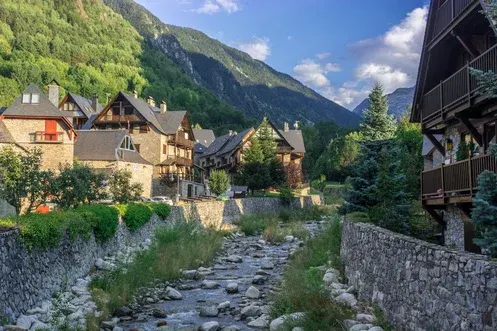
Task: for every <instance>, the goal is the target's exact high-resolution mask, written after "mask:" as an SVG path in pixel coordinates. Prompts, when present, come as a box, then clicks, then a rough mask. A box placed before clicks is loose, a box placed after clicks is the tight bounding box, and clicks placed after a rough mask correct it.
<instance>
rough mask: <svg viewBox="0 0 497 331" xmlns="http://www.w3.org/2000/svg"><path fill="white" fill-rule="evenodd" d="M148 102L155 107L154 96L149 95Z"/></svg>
mask: <svg viewBox="0 0 497 331" xmlns="http://www.w3.org/2000/svg"><path fill="white" fill-rule="evenodd" d="M147 103H148V104H149V105H150V106H151V107H155V101H154V98H152V97H151V96H149V97H148V98H147Z"/></svg>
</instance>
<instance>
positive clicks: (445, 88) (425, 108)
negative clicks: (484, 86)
mask: <svg viewBox="0 0 497 331" xmlns="http://www.w3.org/2000/svg"><path fill="white" fill-rule="evenodd" d="M470 68H474V69H478V70H482V71H485V72H487V71H493V72H497V45H494V46H493V47H491V48H490V49H488V50H487V51H486V52H485V53H483V54H481V55H480V56H478V57H477V58H476V59H474V60H473V61H471V62H469V63H468V64H467V65H465V66H464V67H462V68H461V69H460V70H458V71H457V72H456V73H454V74H453V75H452V76H450V77H449V78H447V79H446V80H444V81H442V82H441V83H440V84H438V85H437V86H435V87H434V88H433V89H432V90H431V91H429V92H428V93H426V94H425V95H424V96H423V98H422V101H421V116H422V123H423V124H426V123H428V122H430V121H433V122H434V123H435V124H437V123H438V122H442V121H443V120H446V119H449V118H450V116H447V113H448V112H449V111H451V110H454V109H455V108H457V107H460V106H461V105H467V108H469V107H470V105H471V101H472V100H474V98H475V97H477V96H481V94H480V93H479V90H480V88H479V84H478V81H477V79H476V78H475V77H474V76H473V75H472V74H471V72H470V70H471V69H470ZM461 110H462V109H461Z"/></svg>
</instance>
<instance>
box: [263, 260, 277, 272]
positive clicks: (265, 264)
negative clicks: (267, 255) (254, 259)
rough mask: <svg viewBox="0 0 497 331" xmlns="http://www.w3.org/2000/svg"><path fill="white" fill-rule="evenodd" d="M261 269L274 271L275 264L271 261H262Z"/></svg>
mask: <svg viewBox="0 0 497 331" xmlns="http://www.w3.org/2000/svg"><path fill="white" fill-rule="evenodd" d="M261 269H264V270H269V269H274V264H273V263H272V262H270V261H262V263H261Z"/></svg>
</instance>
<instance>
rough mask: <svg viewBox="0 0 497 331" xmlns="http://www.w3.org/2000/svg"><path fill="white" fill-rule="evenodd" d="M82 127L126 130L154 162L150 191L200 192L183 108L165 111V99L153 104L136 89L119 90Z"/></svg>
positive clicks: (183, 194)
mask: <svg viewBox="0 0 497 331" xmlns="http://www.w3.org/2000/svg"><path fill="white" fill-rule="evenodd" d="M85 127H90V128H92V129H96V130H116V129H125V130H127V131H128V133H129V135H130V136H131V137H132V139H133V142H134V147H135V149H136V150H137V151H138V152H139V153H140V154H141V155H142V156H143V158H144V159H145V160H147V161H148V162H150V163H151V164H153V165H154V173H153V180H152V194H153V195H155V196H156V195H168V196H176V195H177V194H180V195H181V196H194V195H195V192H197V194H199V195H200V194H203V191H204V187H203V183H202V182H201V179H200V178H198V176H196V175H195V171H194V166H193V146H194V144H195V139H194V135H193V130H192V127H191V124H190V120H189V118H188V114H187V112H186V111H168V110H167V105H166V103H165V102H162V103H161V105H160V107H156V106H155V101H154V100H153V98H151V97H149V98H148V99H147V101H144V100H141V99H139V98H138V95H137V94H136V92H135V93H134V94H133V95H130V94H127V93H124V92H119V93H118V95H117V96H116V97H115V98H114V99H113V100H112V101H110V102H109V103H108V104H107V106H106V107H105V108H104V109H103V111H102V112H100V113H99V114H98V115H97V116H96V117H95V118H94V119H93V120H92V121H91V122H90V123H88V124H85Z"/></svg>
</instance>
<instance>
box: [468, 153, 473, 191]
mask: <svg viewBox="0 0 497 331" xmlns="http://www.w3.org/2000/svg"><path fill="white" fill-rule="evenodd" d="M472 159H473V158H472V157H471V156H470V157H469V160H468V162H469V165H468V169H469V193H470V194H471V196H473V171H472V167H471V163H472Z"/></svg>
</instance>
